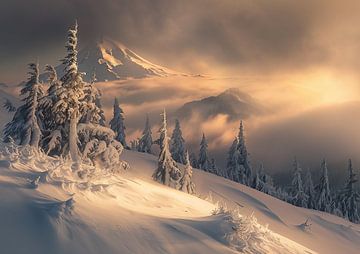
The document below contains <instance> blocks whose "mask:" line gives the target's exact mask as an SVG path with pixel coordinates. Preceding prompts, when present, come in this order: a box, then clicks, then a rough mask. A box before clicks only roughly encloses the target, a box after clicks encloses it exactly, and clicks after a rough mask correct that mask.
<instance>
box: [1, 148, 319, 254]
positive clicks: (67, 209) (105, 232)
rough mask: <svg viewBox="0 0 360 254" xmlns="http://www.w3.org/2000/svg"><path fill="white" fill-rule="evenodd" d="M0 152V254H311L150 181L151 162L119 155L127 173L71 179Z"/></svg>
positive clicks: (27, 154)
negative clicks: (128, 169)
mask: <svg viewBox="0 0 360 254" xmlns="http://www.w3.org/2000/svg"><path fill="white" fill-rule="evenodd" d="M0 150H1V153H0V198H1V202H0V223H1V227H0V236H1V237H0V246H1V247H0V249H1V252H2V253H16V254H22V253H40V254H42V253H44V254H45V253H54V254H57V253H75V254H82V253H86V254H89V253H90V254H92V253H94V254H95V253H109V254H111V253H123V254H127V253H129V254H130V253H131V254H143V253H150V254H152V253H154V254H155V253H156V254H159V253H167V254H168V253H169V254H177V253H194V254H202V253H214V254H216V253H219V254H228V253H229V254H231V253H249V254H250V253H284V254H285V253H286V254H287V253H307V254H310V253H315V252H313V251H311V250H310V249H308V248H306V247H304V246H301V245H299V244H297V243H296V242H294V241H291V240H289V239H287V238H285V237H282V236H280V235H278V234H276V233H273V232H272V231H270V230H269V229H267V228H266V227H264V226H261V225H260V224H259V223H257V221H256V219H255V218H254V217H251V216H250V217H244V216H242V215H240V214H239V213H237V212H232V213H231V212H226V211H223V210H222V209H221V208H217V206H215V205H214V204H212V203H211V202H208V201H206V200H204V199H200V198H198V197H196V196H192V195H188V194H186V193H184V192H180V191H177V190H174V189H171V188H168V187H166V186H163V185H161V184H158V183H156V182H154V181H153V180H152V179H151V174H152V172H153V170H154V167H155V166H156V158H155V157H154V156H151V155H147V154H140V153H135V152H130V151H127V152H126V156H125V158H126V159H127V160H128V162H129V163H130V164H132V165H134V168H132V169H130V171H128V172H121V173H120V174H114V173H111V172H107V171H106V170H104V169H102V170H100V169H99V168H91V167H89V170H91V172H92V174H91V177H89V178H88V179H79V178H78V177H77V176H76V174H73V173H72V171H71V169H70V165H71V162H69V161H66V160H63V159H58V158H50V157H47V156H45V155H44V154H41V153H40V154H39V153H37V152H34V151H33V150H32V149H30V148H28V147H27V148H25V149H20V150H18V149H17V148H15V149H14V148H13V147H9V148H8V149H4V146H2V148H1V149H0ZM11 151H15V152H11ZM83 166H85V165H83Z"/></svg>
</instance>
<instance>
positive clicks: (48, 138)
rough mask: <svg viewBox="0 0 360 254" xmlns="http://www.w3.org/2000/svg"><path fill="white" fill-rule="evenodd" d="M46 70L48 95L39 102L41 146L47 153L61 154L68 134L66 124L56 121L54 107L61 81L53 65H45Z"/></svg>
mask: <svg viewBox="0 0 360 254" xmlns="http://www.w3.org/2000/svg"><path fill="white" fill-rule="evenodd" d="M45 72H46V74H47V75H48V80H47V83H48V89H47V95H46V96H44V97H42V98H41V100H40V103H39V111H40V114H41V122H42V125H41V128H42V132H43V139H42V140H41V147H42V149H43V150H44V151H45V152H46V153H50V152H51V153H52V154H56V155H60V153H61V151H60V150H61V148H62V145H63V144H62V142H63V140H62V137H63V136H66V135H65V134H64V133H63V131H64V126H63V125H62V124H58V123H57V122H56V121H55V118H56V116H55V112H54V110H53V107H54V105H55V103H57V102H58V100H59V97H58V92H59V91H60V89H61V82H60V81H59V80H58V77H57V73H56V70H55V68H54V67H53V66H51V65H46V66H45Z"/></svg>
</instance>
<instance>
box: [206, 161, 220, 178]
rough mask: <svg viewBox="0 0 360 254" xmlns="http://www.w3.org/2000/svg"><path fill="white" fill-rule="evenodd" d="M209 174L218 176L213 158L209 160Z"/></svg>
mask: <svg viewBox="0 0 360 254" xmlns="http://www.w3.org/2000/svg"><path fill="white" fill-rule="evenodd" d="M209 172H210V173H213V174H214V175H220V172H219V169H218V168H217V166H216V161H215V159H214V158H211V160H210V169H209Z"/></svg>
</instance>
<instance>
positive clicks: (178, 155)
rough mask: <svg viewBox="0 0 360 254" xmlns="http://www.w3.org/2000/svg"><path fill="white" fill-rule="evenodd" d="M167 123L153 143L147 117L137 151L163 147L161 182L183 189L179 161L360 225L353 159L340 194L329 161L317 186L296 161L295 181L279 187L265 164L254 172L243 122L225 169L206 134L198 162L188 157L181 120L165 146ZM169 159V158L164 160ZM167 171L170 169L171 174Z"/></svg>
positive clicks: (202, 141)
mask: <svg viewBox="0 0 360 254" xmlns="http://www.w3.org/2000/svg"><path fill="white" fill-rule="evenodd" d="M164 121H165V125H164V123H163V127H162V129H161V137H160V139H159V140H157V141H153V140H152V137H151V127H150V124H149V118H148V117H147V118H146V125H145V129H144V131H143V135H142V136H141V138H140V139H139V142H137V146H136V147H135V148H134V149H136V150H138V151H140V152H147V153H151V152H152V151H151V146H152V145H153V144H160V148H161V153H160V158H159V163H160V164H159V168H158V169H157V171H156V173H155V174H154V178H155V179H156V180H158V181H159V182H162V183H164V184H166V185H168V186H173V187H175V188H179V186H178V182H179V179H180V175H181V172H179V170H177V169H178V168H177V164H176V163H175V162H178V163H181V164H185V165H187V166H190V165H191V166H192V167H194V168H199V169H201V170H204V171H206V172H209V173H213V174H216V175H219V176H222V177H224V178H227V179H230V180H232V181H235V182H238V183H241V184H244V185H247V186H249V187H251V188H254V189H257V190H259V191H261V192H264V193H266V194H268V195H271V196H274V197H276V198H278V199H281V200H283V201H286V202H288V203H291V204H293V205H296V206H299V207H304V208H309V209H315V210H320V211H324V212H328V213H332V214H335V215H338V216H341V217H344V218H346V219H348V220H350V221H352V222H356V223H358V222H360V209H359V206H360V194H359V192H358V190H357V189H356V187H355V183H356V182H357V179H356V174H355V172H354V170H353V167H352V163H351V160H349V166H348V172H349V174H348V179H347V182H346V184H345V186H344V188H343V189H342V190H339V191H336V192H332V191H331V190H330V184H329V178H328V168H327V163H326V160H325V159H324V160H322V162H321V176H320V178H319V180H318V183H317V184H316V185H315V184H314V182H313V180H312V174H311V171H310V170H309V169H308V170H307V171H306V173H305V175H303V172H302V169H301V167H300V164H299V162H298V160H297V159H296V158H295V159H294V162H293V170H292V172H293V173H292V181H291V183H290V184H289V186H285V187H280V186H275V185H274V182H273V179H272V177H271V176H270V175H269V174H267V173H266V172H265V169H264V165H263V164H260V166H259V169H258V170H256V171H255V172H254V171H253V170H252V165H251V163H250V156H249V153H248V151H247V148H246V142H245V135H244V125H243V122H242V121H241V122H240V128H239V133H238V135H237V136H236V137H235V139H234V141H233V142H232V144H231V146H230V148H229V151H228V156H227V163H226V167H225V169H224V170H221V169H219V168H218V167H216V166H215V163H214V160H213V159H209V153H208V144H207V140H206V137H205V135H204V134H203V136H202V139H201V142H200V150H199V156H198V157H199V158H198V159H197V158H196V155H195V154H194V153H191V155H190V156H189V155H188V153H187V152H186V149H185V140H184V138H183V136H182V131H181V128H180V122H179V120H177V119H176V120H175V128H174V130H173V133H172V136H171V139H170V144H168V143H167V141H166V144H164V137H163V135H167V134H166V132H164V131H165V129H164V128H166V119H165V120H164ZM164 126H165V127H164ZM164 133H165V134H164ZM164 147H165V148H166V149H164ZM168 149H169V150H168ZM165 157H166V158H167V159H164V158H165ZM170 157H171V158H170ZM165 168H167V171H166V170H165ZM160 172H163V173H160ZM165 172H166V173H165ZM160 175H161V177H160ZM162 177H163V178H162ZM189 179H191V177H190V178H189Z"/></svg>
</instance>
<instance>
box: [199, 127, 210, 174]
mask: <svg viewBox="0 0 360 254" xmlns="http://www.w3.org/2000/svg"><path fill="white" fill-rule="evenodd" d="M198 166H199V169H202V170H204V171H206V172H210V167H211V163H210V160H209V156H208V143H207V140H206V137H205V134H204V133H203V135H202V139H201V142H200V152H199V161H198Z"/></svg>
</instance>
